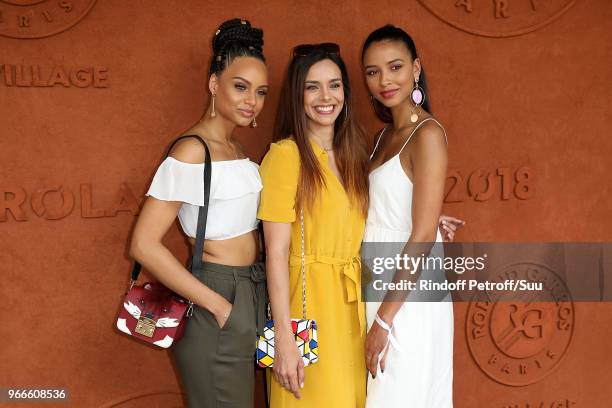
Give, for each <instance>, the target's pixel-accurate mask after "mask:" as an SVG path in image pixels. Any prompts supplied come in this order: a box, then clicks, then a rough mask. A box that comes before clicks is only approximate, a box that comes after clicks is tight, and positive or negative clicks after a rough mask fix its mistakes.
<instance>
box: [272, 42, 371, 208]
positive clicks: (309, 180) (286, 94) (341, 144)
mask: <svg viewBox="0 0 612 408" xmlns="http://www.w3.org/2000/svg"><path fill="white" fill-rule="evenodd" d="M321 45H323V44H317V45H313V46H311V48H312V50H311V51H310V52H308V53H307V54H305V55H301V54H296V52H295V51H294V55H293V58H292V60H291V62H290V63H289V68H288V70H287V74H286V77H285V80H284V83H283V87H282V90H281V97H280V101H279V105H278V110H277V116H276V123H275V133H274V138H275V140H279V139H283V138H287V137H291V136H293V138H294V139H295V143H296V144H297V147H298V150H299V153H300V178H299V188H298V192H297V197H296V202H297V206H298V208H308V209H310V208H312V204H313V203H314V200H315V197H316V195H317V193H318V192H319V191H320V189H321V188H322V187H323V186H324V185H325V179H324V177H323V171H322V169H321V167H320V166H319V162H318V160H317V158H316V156H315V154H314V151H313V150H312V146H311V145H310V142H309V141H308V137H307V136H306V123H307V117H306V112H305V109H304V87H305V82H306V76H307V75H308V71H309V70H310V68H311V67H312V66H313V65H314V64H316V63H317V62H319V61H322V60H325V59H329V60H330V61H332V62H333V63H334V64H336V65H337V66H338V68H340V72H341V74H342V86H343V89H344V106H343V107H342V111H341V113H340V115H338V118H337V119H336V122H335V124H334V139H333V148H334V151H335V159H336V165H337V166H338V170H339V172H340V176H341V179H342V183H343V185H344V188H345V189H346V191H347V193H348V194H349V197H350V198H351V199H352V201H353V202H354V203H355V204H357V206H358V208H360V210H361V212H362V214H364V215H365V214H366V213H367V209H368V176H367V175H368V154H367V150H366V142H365V132H364V131H363V129H362V128H361V126H359V124H358V123H357V122H356V120H355V119H354V113H353V102H352V92H351V87H350V84H349V78H348V72H347V70H346V66H345V64H344V61H343V60H342V57H340V52H339V49H338V52H329V51H328V50H326V49H325V47H320V46H321ZM304 46H309V45H302V46H297V47H296V48H295V49H294V50H297V49H298V48H300V47H304Z"/></svg>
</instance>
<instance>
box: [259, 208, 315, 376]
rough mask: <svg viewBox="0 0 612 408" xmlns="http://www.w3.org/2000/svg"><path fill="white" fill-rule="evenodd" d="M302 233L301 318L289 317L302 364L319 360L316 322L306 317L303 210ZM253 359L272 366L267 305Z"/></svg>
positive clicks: (271, 329) (271, 343) (271, 339)
mask: <svg viewBox="0 0 612 408" xmlns="http://www.w3.org/2000/svg"><path fill="white" fill-rule="evenodd" d="M300 224H301V235H302V267H301V272H302V318H299V319H293V318H292V319H291V331H292V332H293V333H294V335H295V343H296V344H297V346H298V349H299V350H300V353H301V354H302V361H303V362H304V366H308V365H310V364H314V363H316V362H317V361H319V343H318V341H317V323H316V322H315V321H314V320H309V319H307V318H306V262H305V257H304V211H303V210H302V212H301V213H300ZM255 360H256V361H257V364H258V365H259V366H260V367H264V368H265V367H273V366H274V320H272V319H270V306H269V305H268V320H267V321H266V325H265V326H264V332H263V335H261V336H259V339H258V340H257V350H256V351H255Z"/></svg>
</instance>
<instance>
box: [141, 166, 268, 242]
mask: <svg viewBox="0 0 612 408" xmlns="http://www.w3.org/2000/svg"><path fill="white" fill-rule="evenodd" d="M203 173H204V163H185V162H182V161H179V160H176V159H175V158H173V157H167V158H166V159H165V160H164V161H163V162H162V164H160V166H159V168H158V169H157V172H156V173H155V177H153V181H152V182H151V187H150V188H149V191H148V192H147V194H146V195H148V196H152V197H155V198H157V199H159V200H165V201H182V202H183V205H182V206H181V208H180V210H179V213H178V218H179V221H180V223H181V227H182V228H183V231H184V232H185V234H187V236H190V237H193V238H195V236H196V230H197V226H198V210H199V208H198V207H199V206H202V205H204V176H203ZM262 188H263V185H262V184H261V178H260V177H259V166H258V165H257V164H256V163H253V162H252V161H250V160H249V159H238V160H224V161H213V162H212V175H211V185H210V203H209V207H208V219H207V222H206V236H205V237H204V238H205V239H211V240H223V239H229V238H233V237H237V236H239V235H242V234H245V233H247V232H249V231H253V230H254V229H256V228H257V224H258V222H259V221H258V220H257V207H258V206H259V192H260V191H261V189H262Z"/></svg>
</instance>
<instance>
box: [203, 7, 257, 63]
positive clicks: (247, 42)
mask: <svg viewBox="0 0 612 408" xmlns="http://www.w3.org/2000/svg"><path fill="white" fill-rule="evenodd" d="M263 43H264V42H263V30H261V29H260V28H255V27H252V26H251V23H250V22H249V21H248V20H241V19H239V18H233V19H231V20H227V21H224V22H223V23H222V24H221V25H220V26H219V28H218V29H217V31H216V32H215V35H214V36H213V40H212V48H213V56H212V59H211V61H210V68H209V69H208V75H212V74H219V73H220V72H222V71H223V70H225V68H227V67H228V66H229V65H230V64H231V63H232V61H233V60H234V59H236V58H238V57H254V58H257V59H259V60H261V61H263V62H265V61H266V59H265V57H264V55H263Z"/></svg>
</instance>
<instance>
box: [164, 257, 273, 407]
mask: <svg viewBox="0 0 612 408" xmlns="http://www.w3.org/2000/svg"><path fill="white" fill-rule="evenodd" d="M258 265H260V264H254V265H251V266H241V267H235V266H227V265H220V264H215V263H211V262H204V264H203V266H204V267H203V273H202V276H197V278H198V279H200V280H201V281H202V282H203V283H204V284H205V285H207V286H208V287H209V288H211V289H212V290H214V291H215V292H217V293H219V294H220V295H221V296H223V297H224V298H225V299H227V301H229V302H230V303H232V304H233V308H232V311H231V313H230V315H229V317H228V319H227V321H226V323H225V325H224V326H223V328H220V327H219V325H218V323H217V321H216V320H215V317H214V316H213V315H212V314H211V313H210V312H209V311H208V310H206V309H204V308H201V307H195V308H194V312H193V315H192V316H191V318H189V320H188V322H187V326H186V327H185V333H184V335H183V337H182V339H181V340H180V341H179V342H178V343H177V344H176V345H175V346H174V347H173V348H172V349H171V350H172V354H173V356H174V359H175V361H176V364H177V367H178V369H179V372H180V379H181V383H182V386H183V389H184V392H185V394H186V396H187V402H188V405H189V407H190V408H191V407H193V408H196V407H197V408H226V407H227V408H230V407H231V408H252V407H253V392H254V383H255V367H254V355H255V348H256V340H257V337H256V332H257V327H258V325H259V324H263V322H260V321H259V320H260V319H263V318H264V317H265V315H264V313H265V310H264V307H265V299H264V298H265V271H264V269H263V268H261V266H258ZM262 297H263V298H262Z"/></svg>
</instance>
